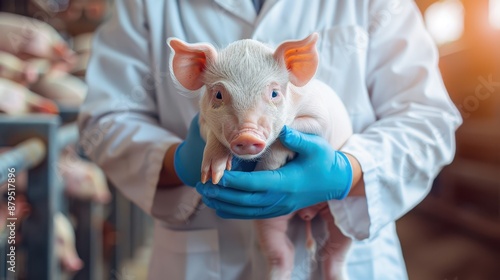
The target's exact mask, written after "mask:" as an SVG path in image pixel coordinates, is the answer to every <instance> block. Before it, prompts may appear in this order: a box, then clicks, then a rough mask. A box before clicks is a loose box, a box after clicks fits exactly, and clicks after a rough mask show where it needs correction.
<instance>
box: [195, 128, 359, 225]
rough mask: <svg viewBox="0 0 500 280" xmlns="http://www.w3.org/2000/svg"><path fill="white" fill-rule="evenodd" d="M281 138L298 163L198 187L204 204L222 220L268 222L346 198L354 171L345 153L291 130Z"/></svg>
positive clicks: (229, 174)
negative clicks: (293, 153) (321, 203)
mask: <svg viewBox="0 0 500 280" xmlns="http://www.w3.org/2000/svg"><path fill="white" fill-rule="evenodd" d="M279 139H280V140H281V142H282V143H283V144H284V145H285V146H286V147H287V148H289V149H290V150H292V151H295V152H297V156H296V157H295V159H293V160H292V161H290V162H288V163H287V164H285V165H284V166H283V167H281V168H279V169H277V170H274V171H255V172H239V171H227V172H225V173H224V176H223V177H222V179H221V181H220V182H219V184H218V185H214V184H212V183H210V182H207V183H206V184H202V183H198V184H197V185H196V189H197V190H198V192H199V193H200V194H201V195H202V196H203V197H202V199H203V202H204V203H205V204H206V205H207V206H209V207H211V208H213V209H215V210H216V211H217V215H219V216H220V217H222V218H229V219H267V218H272V217H277V216H282V215H286V214H289V213H291V212H294V211H297V210H299V209H302V208H305V207H308V206H312V205H315V204H317V203H320V202H324V201H328V200H331V199H343V198H345V197H346V196H347V194H348V193H349V190H350V188H351V184H352V167H351V164H350V162H349V160H348V159H347V157H346V155H345V154H343V153H342V152H339V151H336V150H334V149H333V148H331V146H330V144H329V143H328V142H327V141H326V140H325V139H323V138H321V137H319V136H316V135H310V134H304V133H301V132H298V131H296V130H294V129H291V128H287V127H285V128H283V130H282V132H281V134H280V137H279Z"/></svg>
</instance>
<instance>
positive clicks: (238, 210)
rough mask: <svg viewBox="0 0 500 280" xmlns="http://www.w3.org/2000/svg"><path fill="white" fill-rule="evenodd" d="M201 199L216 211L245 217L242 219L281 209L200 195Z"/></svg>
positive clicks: (279, 207)
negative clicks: (231, 202) (252, 205)
mask: <svg viewBox="0 0 500 280" xmlns="http://www.w3.org/2000/svg"><path fill="white" fill-rule="evenodd" d="M202 201H203V203H205V205H207V206H208V207H210V208H212V209H215V210H216V211H221V212H225V213H228V214H231V215H235V216H239V217H245V218H244V219H255V218H259V217H262V216H264V215H269V214H272V213H276V212H278V211H280V210H282V209H281V208H282V207H281V206H271V207H248V206H240V205H234V204H230V203H226V202H224V201H219V200H217V199H212V198H208V197H206V196H203V197H202Z"/></svg>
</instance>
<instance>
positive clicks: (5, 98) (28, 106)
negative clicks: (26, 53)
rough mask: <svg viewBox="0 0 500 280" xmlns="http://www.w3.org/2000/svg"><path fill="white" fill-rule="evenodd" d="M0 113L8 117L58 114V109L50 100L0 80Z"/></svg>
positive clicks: (18, 85)
mask: <svg viewBox="0 0 500 280" xmlns="http://www.w3.org/2000/svg"><path fill="white" fill-rule="evenodd" d="M0 113H6V114H9V115H22V114H28V113H46V114H58V113H59V108H58V107H57V105H56V104H55V103H54V102H53V101H51V100H50V99H47V98H44V97H42V96H39V95H38V94H36V93H34V92H32V91H30V90H29V89H27V88H25V87H24V86H23V85H20V84H18V83H15V82H13V81H11V80H7V79H4V78H0Z"/></svg>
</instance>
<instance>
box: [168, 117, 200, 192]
mask: <svg viewBox="0 0 500 280" xmlns="http://www.w3.org/2000/svg"><path fill="white" fill-rule="evenodd" d="M198 119H199V115H198V114H196V116H195V117H194V118H193V120H192V121H191V125H190V126H189V131H188V134H187V136H186V139H185V140H184V141H183V142H182V143H181V144H180V145H179V146H178V147H177V149H176V150H175V154H174V168H175V172H176V173H177V177H179V179H181V181H182V182H183V183H184V184H186V185H188V186H191V187H194V186H195V185H196V183H198V182H199V181H200V179H201V171H200V170H201V161H202V160H203V150H204V149H205V141H203V138H201V135H200V125H199V124H198Z"/></svg>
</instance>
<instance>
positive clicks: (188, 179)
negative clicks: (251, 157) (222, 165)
mask: <svg viewBox="0 0 500 280" xmlns="http://www.w3.org/2000/svg"><path fill="white" fill-rule="evenodd" d="M205 144H206V143H205V141H204V140H203V138H201V135H200V125H199V114H196V116H195V117H194V118H193V120H192V121H191V124H190V126H189V130H188V134H187V136H186V139H185V140H184V141H183V142H182V143H181V144H180V145H179V146H178V147H177V149H176V150H175V153H174V169H175V172H176V173H177V177H179V179H180V180H181V181H182V182H183V183H184V184H185V185H188V186H191V187H194V186H195V185H196V183H198V182H200V180H201V162H202V160H203V150H204V149H205ZM254 168H255V162H248V161H242V160H239V159H237V158H235V157H233V161H232V170H244V171H251V170H254Z"/></svg>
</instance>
